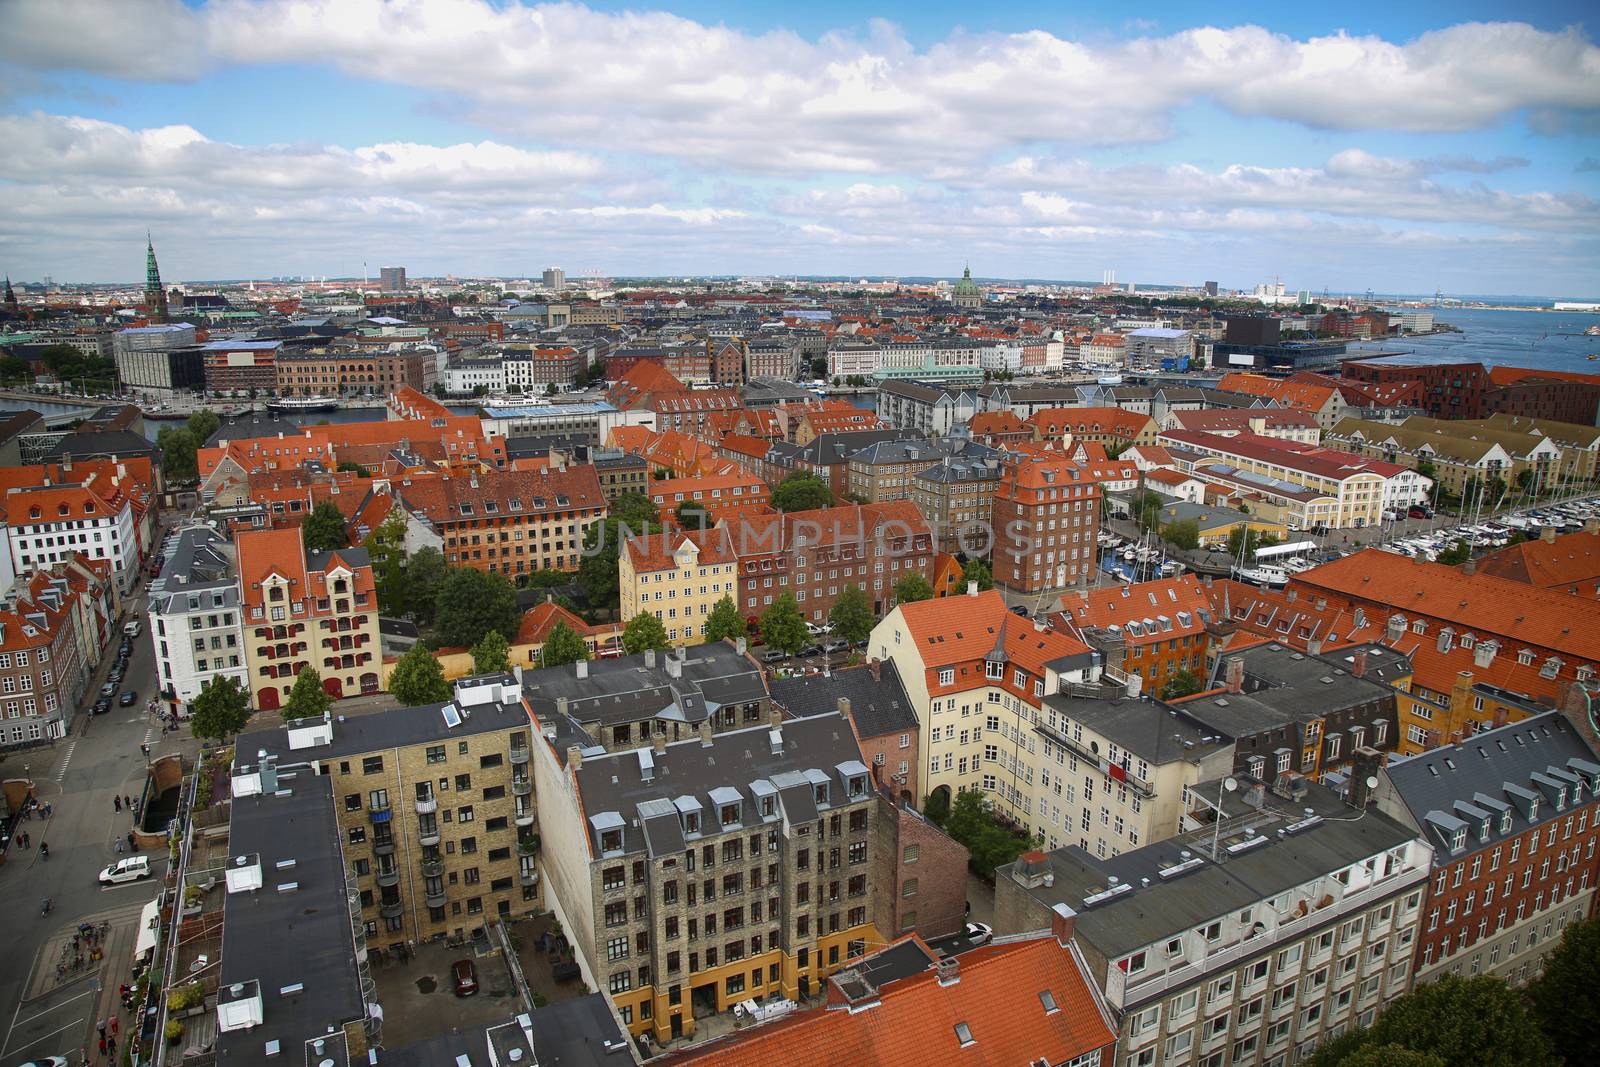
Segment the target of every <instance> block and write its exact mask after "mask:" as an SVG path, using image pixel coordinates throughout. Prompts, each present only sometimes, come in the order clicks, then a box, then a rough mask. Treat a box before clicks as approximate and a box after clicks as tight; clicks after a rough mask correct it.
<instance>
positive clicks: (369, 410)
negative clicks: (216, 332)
mask: <svg viewBox="0 0 1600 1067" xmlns="http://www.w3.org/2000/svg"><path fill="white" fill-rule="evenodd" d="M105 403H111V401H106V402H105ZM29 408H31V409H33V410H34V411H37V412H38V413H39V414H41V415H44V416H45V417H47V418H49V417H53V416H56V415H70V414H74V413H79V414H88V413H89V411H91V410H93V408H94V404H93V403H90V404H85V405H80V404H57V403H52V402H50V401H48V400H37V401H36V400H32V399H28V400H24V399H22V398H21V397H17V396H0V411H23V410H26V409H29ZM449 408H450V410H451V411H452V412H454V413H455V414H457V415H471V414H474V413H475V412H476V411H477V410H478V408H477V407H476V406H475V405H472V404H451V405H449ZM256 414H257V415H258V416H260V417H261V418H264V419H272V420H274V421H275V422H287V423H290V424H291V425H294V426H315V425H317V424H318V423H322V422H382V421H383V420H384V419H386V418H388V412H387V410H386V409H384V408H381V407H365V408H340V409H339V410H337V411H312V412H306V413H303V414H276V413H273V412H268V411H258V412H256ZM239 417H241V418H243V417H245V416H239ZM224 421H227V420H224ZM182 425H183V423H182V422H180V421H176V420H174V421H159V420H156V419H145V420H144V435H145V437H147V438H149V439H150V440H152V441H154V440H155V439H156V435H157V434H159V433H160V432H161V428H162V427H163V426H182Z"/></svg>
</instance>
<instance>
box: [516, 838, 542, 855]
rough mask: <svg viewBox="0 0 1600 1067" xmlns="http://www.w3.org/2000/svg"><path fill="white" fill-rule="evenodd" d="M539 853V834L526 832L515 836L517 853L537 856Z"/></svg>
mask: <svg viewBox="0 0 1600 1067" xmlns="http://www.w3.org/2000/svg"><path fill="white" fill-rule="evenodd" d="M538 854H539V835H538V834H528V835H527V836H525V837H519V838H517V855H519V856H537V855H538Z"/></svg>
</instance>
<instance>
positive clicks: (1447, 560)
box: [1435, 541, 1472, 567]
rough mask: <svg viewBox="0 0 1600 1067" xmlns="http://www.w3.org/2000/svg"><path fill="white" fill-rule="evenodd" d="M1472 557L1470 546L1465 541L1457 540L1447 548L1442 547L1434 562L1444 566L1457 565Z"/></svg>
mask: <svg viewBox="0 0 1600 1067" xmlns="http://www.w3.org/2000/svg"><path fill="white" fill-rule="evenodd" d="M1471 558H1472V547H1471V546H1470V545H1468V544H1467V543H1466V542H1465V541H1457V542H1455V543H1454V544H1452V545H1451V546H1450V547H1449V548H1446V549H1442V550H1441V551H1440V552H1439V554H1438V556H1437V557H1435V562H1438V563H1443V564H1444V565H1445V566H1446V567H1459V566H1461V564H1463V563H1465V562H1466V561H1467V560H1469V559H1471Z"/></svg>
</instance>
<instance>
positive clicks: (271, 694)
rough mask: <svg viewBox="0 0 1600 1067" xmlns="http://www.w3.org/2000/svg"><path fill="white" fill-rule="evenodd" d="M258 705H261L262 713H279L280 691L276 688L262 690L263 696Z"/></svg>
mask: <svg viewBox="0 0 1600 1067" xmlns="http://www.w3.org/2000/svg"><path fill="white" fill-rule="evenodd" d="M257 703H259V704H260V705H261V710H262V711H277V710H278V690H277V688H276V687H275V686H274V687H268V688H265V689H263V690H261V696H260V698H259V700H258V701H257Z"/></svg>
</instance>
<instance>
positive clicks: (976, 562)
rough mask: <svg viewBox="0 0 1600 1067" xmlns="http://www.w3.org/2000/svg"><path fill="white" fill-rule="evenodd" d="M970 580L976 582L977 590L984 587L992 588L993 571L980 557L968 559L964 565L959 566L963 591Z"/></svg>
mask: <svg viewBox="0 0 1600 1067" xmlns="http://www.w3.org/2000/svg"><path fill="white" fill-rule="evenodd" d="M972 582H977V583H978V591H979V592H982V591H983V590H985V589H993V588H994V572H993V571H991V570H990V569H989V565H988V564H987V563H985V562H984V561H983V560H981V559H977V558H973V559H969V560H967V563H966V566H964V567H962V568H961V585H962V591H963V592H965V591H966V586H967V585H968V584H970V583H972Z"/></svg>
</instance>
